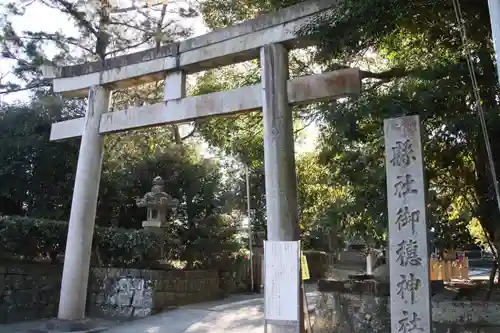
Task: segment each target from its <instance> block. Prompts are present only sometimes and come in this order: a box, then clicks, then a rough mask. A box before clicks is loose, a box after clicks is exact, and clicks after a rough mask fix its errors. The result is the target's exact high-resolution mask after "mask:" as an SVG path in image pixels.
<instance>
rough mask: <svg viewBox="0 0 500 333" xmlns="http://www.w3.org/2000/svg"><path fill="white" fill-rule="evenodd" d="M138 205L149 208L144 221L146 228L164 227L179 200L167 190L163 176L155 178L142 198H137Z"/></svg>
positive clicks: (143, 224)
mask: <svg viewBox="0 0 500 333" xmlns="http://www.w3.org/2000/svg"><path fill="white" fill-rule="evenodd" d="M136 204H137V206H138V207H146V208H147V219H146V221H143V222H142V226H143V227H144V228H162V227H164V226H165V224H166V222H167V221H168V220H170V219H171V218H172V217H173V215H174V214H175V211H176V209H177V205H178V204H179V200H177V199H174V198H172V197H171V196H170V195H169V194H168V193H166V192H165V181H164V180H163V179H162V178H161V177H156V178H155V179H153V187H152V188H151V192H148V193H146V194H145V195H144V197H142V198H137V199H136Z"/></svg>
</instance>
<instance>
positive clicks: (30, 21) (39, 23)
mask: <svg viewBox="0 0 500 333" xmlns="http://www.w3.org/2000/svg"><path fill="white" fill-rule="evenodd" d="M6 1H7V0H0V4H1V3H3V2H6ZM115 1H117V2H120V3H117V4H118V5H120V6H121V5H123V6H127V7H128V6H129V4H130V0H115ZM149 1H152V0H149ZM156 1H159V0H156ZM41 18H42V19H41ZM48 18H50V19H48ZM11 21H12V24H13V26H14V28H15V29H16V31H24V30H27V31H40V30H41V31H45V32H48V33H54V32H57V31H64V33H65V34H66V35H71V36H75V37H77V36H78V31H77V29H76V28H75V27H74V25H73V24H72V23H71V21H68V19H67V16H66V15H64V14H62V13H61V12H59V11H58V10H56V9H52V8H49V7H47V6H45V5H43V4H41V3H39V2H38V1H35V2H33V3H32V4H31V5H30V6H28V7H26V12H25V14H24V15H23V16H18V17H14V18H12V20H11ZM183 24H184V25H185V26H187V27H191V28H192V30H193V32H194V34H193V37H195V36H199V35H203V34H205V33H207V32H208V31H209V29H208V28H207V27H206V25H205V24H204V22H203V18H202V17H201V16H199V17H197V18H193V19H184V20H183ZM45 51H46V53H47V55H48V56H49V57H51V56H53V55H54V54H55V50H54V49H51V48H50V47H47V48H46V49H45ZM12 65H13V62H11V61H8V60H7V59H0V77H2V76H3V75H5V74H6V73H9V72H10V71H11V68H12ZM7 75H8V74H7ZM8 78H12V75H8ZM29 96H30V93H29V92H19V93H12V94H8V95H3V96H2V95H0V98H1V100H0V101H1V102H6V103H11V102H14V101H16V100H26V99H28V98H29ZM316 133H317V128H316V126H315V125H314V124H313V125H311V126H310V128H308V130H307V131H306V133H305V135H306V137H307V138H306V140H305V141H304V142H302V143H299V144H297V145H296V151H297V153H302V152H306V151H311V150H313V149H314V147H315V142H316ZM203 150H205V151H206V149H203Z"/></svg>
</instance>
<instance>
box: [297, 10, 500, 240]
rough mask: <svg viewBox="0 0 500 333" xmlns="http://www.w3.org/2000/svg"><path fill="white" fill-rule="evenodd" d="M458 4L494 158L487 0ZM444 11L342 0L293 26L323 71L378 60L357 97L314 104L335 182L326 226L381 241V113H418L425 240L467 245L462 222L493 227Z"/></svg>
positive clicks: (494, 215)
mask: <svg viewBox="0 0 500 333" xmlns="http://www.w3.org/2000/svg"><path fill="white" fill-rule="evenodd" d="M461 3H462V11H463V13H464V17H465V25H466V28H467V30H468V36H469V43H468V45H466V46H465V47H467V48H469V49H471V50H472V52H473V53H474V56H475V59H476V60H477V61H476V66H477V67H476V68H477V73H476V75H477V76H478V80H479V83H480V86H481V87H480V88H481V95H482V98H483V101H482V103H483V105H484V107H485V108H486V109H487V111H486V112H487V114H488V116H487V117H488V120H487V121H488V127H489V131H490V135H492V138H493V139H492V149H493V154H494V156H497V155H498V154H500V149H499V148H500V146H499V145H498V140H496V136H497V135H498V133H499V125H500V119H499V118H498V113H497V112H495V110H496V109H497V108H498V102H497V101H498V98H497V92H496V90H497V84H498V83H497V80H496V77H495V69H494V64H493V61H492V59H493V56H492V54H493V52H492V48H491V45H490V38H489V37H488V36H490V34H491V33H490V27H489V18H488V8H487V3H486V1H481V2H479V3H477V2H463V1H462V2H461ZM454 15H455V13H454V10H453V6H452V4H451V2H446V1H439V0H436V1H431V2H428V1H419V0H413V1H409V2H408V1H402V0H377V1H375V2H374V1H354V0H348V1H343V2H340V3H339V5H338V6H337V8H336V9H335V10H334V11H332V12H331V13H330V14H329V15H328V16H323V17H319V18H318V19H317V20H316V21H312V22H310V24H308V25H306V26H305V27H303V29H302V33H303V34H308V35H311V36H312V37H311V38H314V39H316V40H317V41H318V43H319V47H318V51H317V53H316V60H317V61H320V62H322V63H323V64H326V65H327V67H328V68H330V69H335V68H338V67H341V66H345V65H347V66H349V65H351V64H353V63H354V62H356V63H357V64H358V65H359V64H361V66H362V67H364V68H363V69H369V67H370V66H369V64H370V57H371V59H373V58H374V57H373V56H374V55H375V59H378V67H379V68H378V70H379V72H376V73H373V72H370V71H368V70H365V71H364V73H363V75H364V77H365V81H364V84H365V89H364V91H363V93H362V95H361V96H360V97H359V98H356V99H348V100H346V101H342V102H339V103H336V104H327V105H323V111H322V119H321V134H322V135H321V149H322V160H323V163H325V164H326V165H327V166H328V167H329V169H330V175H331V180H330V182H331V183H332V184H336V185H338V186H339V187H341V188H343V189H345V197H344V200H342V204H340V205H339V204H337V203H336V204H335V205H332V207H331V214H330V215H331V220H330V221H331V223H333V224H338V217H339V216H340V217H341V218H340V220H341V224H342V228H348V229H349V230H351V231H355V232H358V233H359V234H361V235H370V238H371V237H375V241H383V240H384V237H385V231H384V230H386V227H387V226H386V220H387V213H386V193H385V191H386V187H385V172H384V156H383V133H382V129H383V119H385V118H389V117H396V116H402V115H409V114H419V115H420V116H421V120H422V124H423V127H424V138H425V139H424V161H425V164H426V176H427V183H428V184H427V186H428V189H429V195H428V219H429V220H430V223H431V225H432V226H433V228H434V236H435V237H434V238H435V240H436V242H435V245H436V246H437V247H440V248H443V247H456V246H460V245H464V244H466V243H468V242H470V241H471V239H470V236H469V234H468V230H467V224H468V222H469V221H470V220H471V219H472V218H473V217H477V218H478V219H479V220H480V221H481V223H482V224H483V226H485V228H486V230H487V231H488V233H489V234H490V235H495V234H496V232H497V230H498V228H497V225H498V223H497V222H496V221H497V220H498V216H499V215H498V209H497V208H496V207H494V206H495V205H494V199H493V198H494V197H493V192H492V187H491V180H490V177H489V171H488V168H487V160H486V158H485V151H484V144H483V142H482V140H483V139H482V133H481V131H480V128H479V126H478V125H479V121H478V118H477V115H476V112H475V110H474V108H473V104H472V103H473V102H472V87H471V85H470V83H469V82H470V79H469V77H468V75H469V73H468V71H467V65H466V63H465V58H464V48H465V47H464V46H462V45H461V41H460V35H459V32H458V31H457V23H456V19H455V16H454ZM377 57H378V58H377ZM497 169H498V166H497ZM497 172H498V171H497ZM353 228H354V229H353Z"/></svg>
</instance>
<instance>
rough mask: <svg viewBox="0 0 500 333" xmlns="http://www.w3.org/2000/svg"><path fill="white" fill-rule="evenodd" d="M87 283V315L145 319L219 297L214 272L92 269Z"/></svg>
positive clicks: (217, 277) (217, 278)
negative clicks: (165, 311) (166, 310)
mask: <svg viewBox="0 0 500 333" xmlns="http://www.w3.org/2000/svg"><path fill="white" fill-rule="evenodd" d="M89 283H90V285H89V287H90V288H89V294H90V295H89V301H88V302H87V304H88V313H89V315H91V316H103V317H121V318H136V317H145V316H148V315H150V314H153V313H156V312H159V311H162V310H165V309H168V308H172V307H176V306H179V305H184V304H190V303H198V302H204V301H210V300H214V299H217V298H219V297H220V295H221V290H220V288H219V276H218V273H217V272H215V271H160V270H139V269H117V268H95V269H92V271H91V276H90V282H89Z"/></svg>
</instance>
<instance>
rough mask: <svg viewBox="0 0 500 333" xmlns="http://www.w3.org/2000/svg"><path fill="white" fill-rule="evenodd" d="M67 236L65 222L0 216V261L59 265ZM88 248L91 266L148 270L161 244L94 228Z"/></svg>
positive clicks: (143, 235) (150, 236) (145, 236)
mask: <svg viewBox="0 0 500 333" xmlns="http://www.w3.org/2000/svg"><path fill="white" fill-rule="evenodd" d="M67 234H68V223H67V222H61V221H53V220H43V219H34V218H29V217H20V216H0V260H3V261H5V260H29V261H39V260H43V259H46V260H47V259H48V258H50V260H51V262H52V263H56V262H58V261H62V258H63V255H64V252H65V247H66V238H67ZM92 244H93V251H92V252H93V253H92V254H93V258H92V264H93V265H98V266H101V267H103V266H104V267H106V266H113V267H143V268H149V266H151V265H153V264H154V263H155V262H157V260H158V259H160V248H161V247H162V246H165V241H162V240H160V237H159V236H158V235H156V234H154V233H152V232H149V231H146V230H131V229H120V228H102V227H96V228H95V230H94V238H93V243H92Z"/></svg>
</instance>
